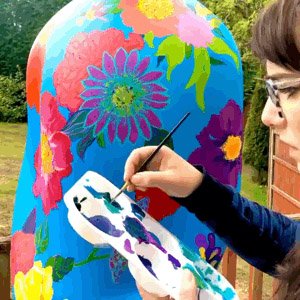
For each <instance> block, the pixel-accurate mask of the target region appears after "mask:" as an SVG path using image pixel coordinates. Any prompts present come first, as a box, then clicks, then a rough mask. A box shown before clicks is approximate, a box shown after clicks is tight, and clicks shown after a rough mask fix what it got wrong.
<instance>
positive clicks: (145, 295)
mask: <svg viewBox="0 0 300 300" xmlns="http://www.w3.org/2000/svg"><path fill="white" fill-rule="evenodd" d="M137 288H138V290H139V293H140V295H141V297H142V299H143V300H171V299H172V298H171V297H169V296H166V297H159V296H156V295H155V294H152V293H149V292H147V291H146V290H144V289H143V288H142V287H141V286H139V285H138V283H137ZM197 293H198V290H197V285H196V280H195V277H194V276H193V274H192V272H190V271H189V270H184V271H183V277H182V282H181V287H180V291H179V297H178V298H177V299H176V300H197Z"/></svg>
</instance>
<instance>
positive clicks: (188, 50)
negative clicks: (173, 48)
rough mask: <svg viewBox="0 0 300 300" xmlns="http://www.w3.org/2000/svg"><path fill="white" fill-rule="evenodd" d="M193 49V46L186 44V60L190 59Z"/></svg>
mask: <svg viewBox="0 0 300 300" xmlns="http://www.w3.org/2000/svg"><path fill="white" fill-rule="evenodd" d="M192 52H193V47H192V45H188V44H185V58H186V59H189V58H190V57H191V55H192Z"/></svg>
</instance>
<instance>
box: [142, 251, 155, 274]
mask: <svg viewBox="0 0 300 300" xmlns="http://www.w3.org/2000/svg"><path fill="white" fill-rule="evenodd" d="M138 258H139V259H140V261H141V262H142V264H143V265H144V266H145V268H146V269H147V270H148V271H149V272H150V273H151V274H152V275H153V276H155V277H156V278H157V276H156V274H155V273H154V271H153V269H152V264H151V261H150V260H149V259H147V258H144V257H143V256H141V255H138Z"/></svg>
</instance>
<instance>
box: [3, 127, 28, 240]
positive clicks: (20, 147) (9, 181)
mask: <svg viewBox="0 0 300 300" xmlns="http://www.w3.org/2000/svg"><path fill="white" fill-rule="evenodd" d="M26 132H27V126H26V124H8V123H0V236H6V235H9V234H10V228H11V217H12V212H13V205H14V198H15V191H16V187H17V183H18V177H19V172H20V167H21V163H22V160H23V154H24V146H25V140H26Z"/></svg>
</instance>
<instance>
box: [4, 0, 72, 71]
mask: <svg viewBox="0 0 300 300" xmlns="http://www.w3.org/2000/svg"><path fill="white" fill-rule="evenodd" d="M68 2H70V0H51V1H49V0H5V1H1V3H0V74H2V75H14V74H15V73H16V72H17V70H18V67H17V66H20V68H21V71H22V72H23V74H25V69H26V63H27V58H28V55H29V51H30V49H31V46H32V44H33V42H34V39H35V37H36V36H37V34H38V33H39V31H40V30H41V29H42V28H43V26H44V25H45V24H46V22H47V21H48V20H49V19H50V18H51V17H52V16H53V15H54V14H55V13H56V12H57V11H58V10H59V9H60V8H61V7H63V6H64V5H66V4H67V3H68Z"/></svg>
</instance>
